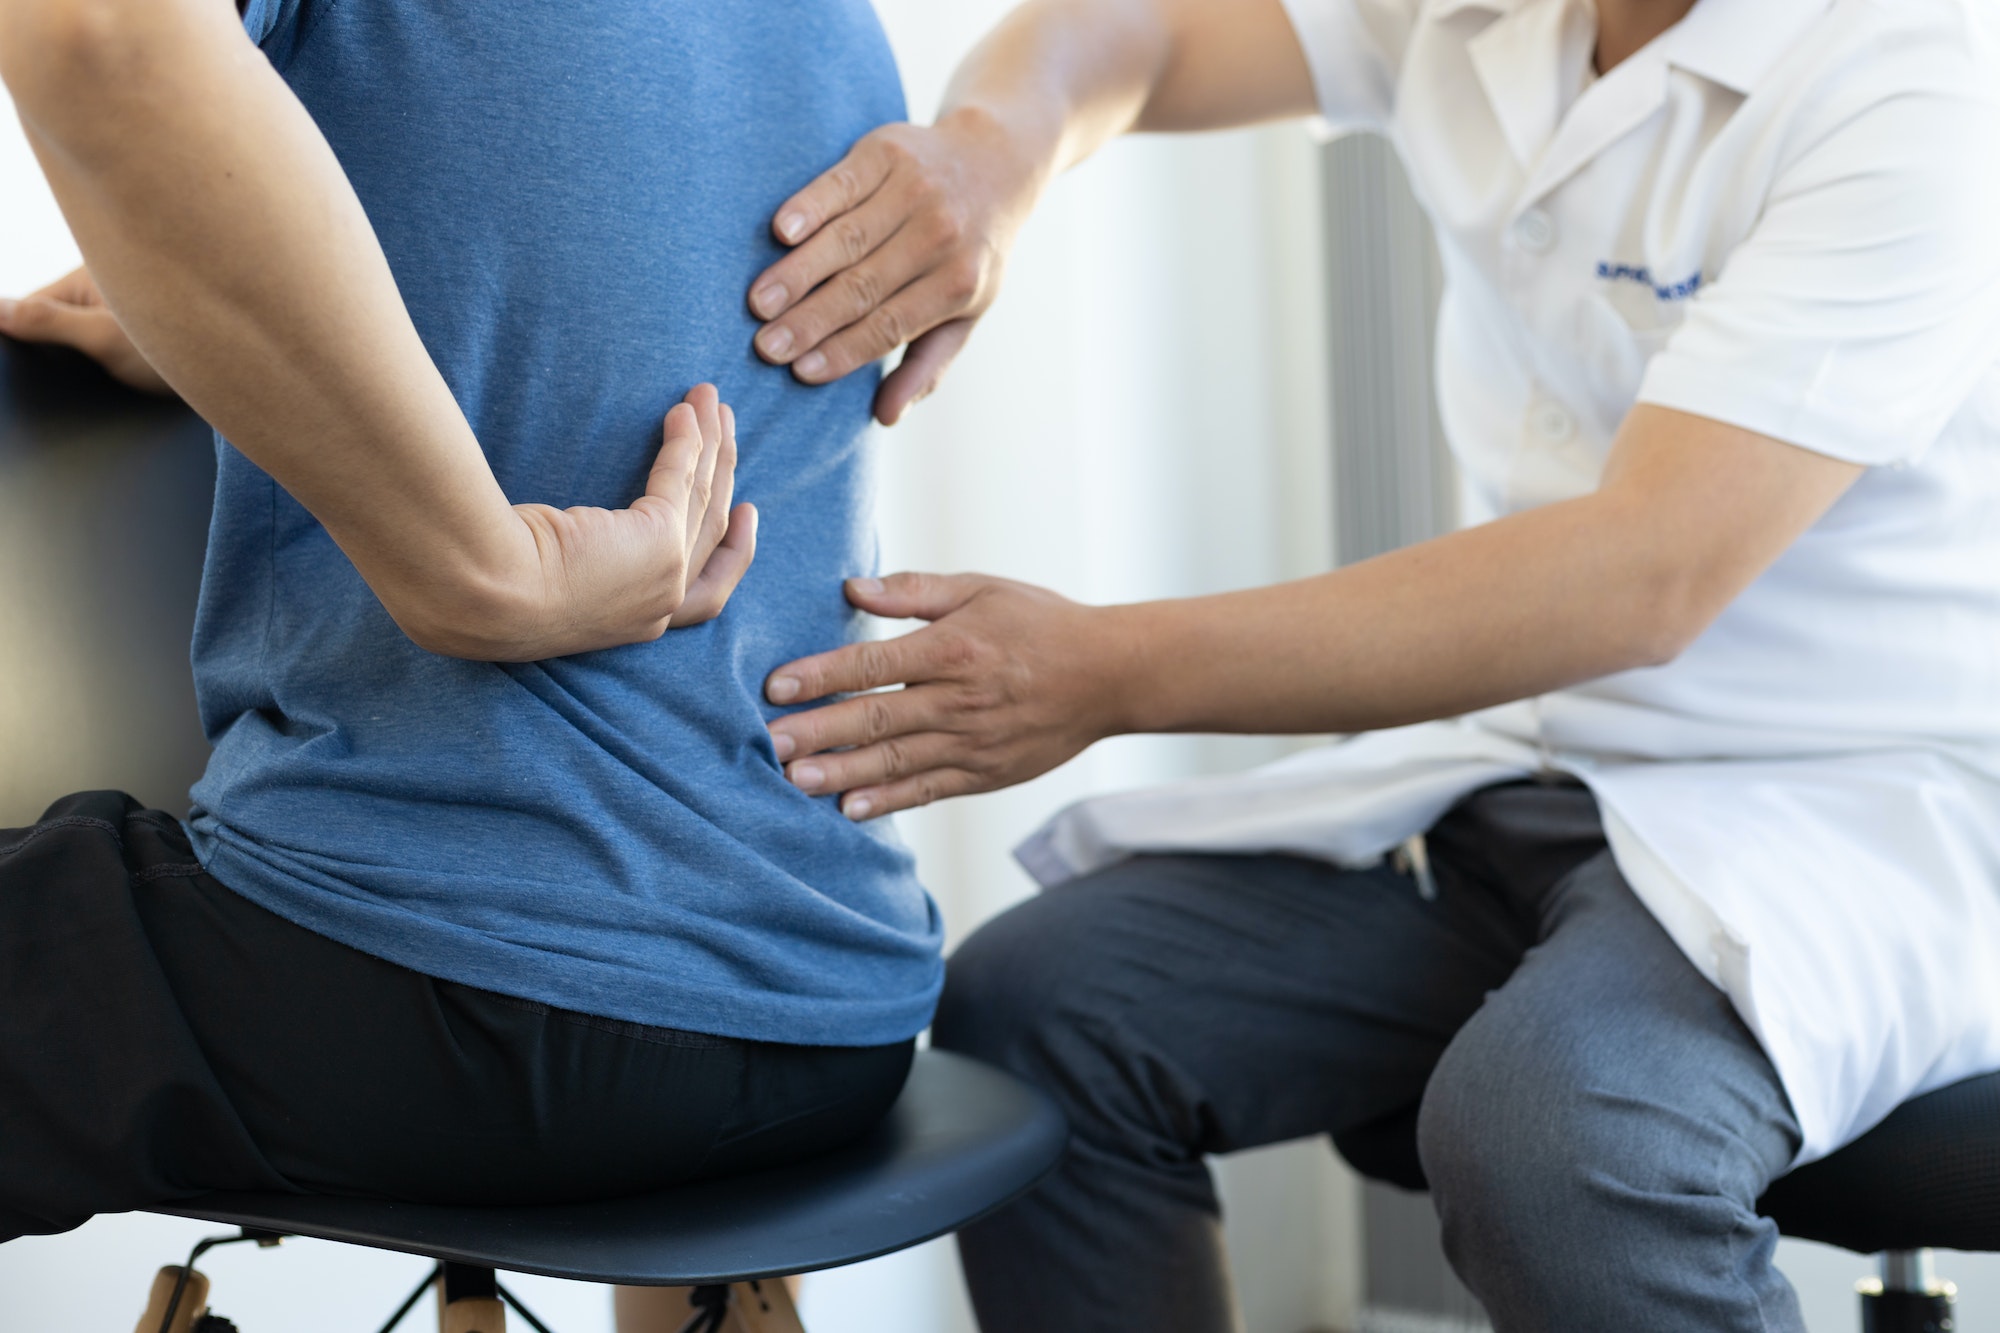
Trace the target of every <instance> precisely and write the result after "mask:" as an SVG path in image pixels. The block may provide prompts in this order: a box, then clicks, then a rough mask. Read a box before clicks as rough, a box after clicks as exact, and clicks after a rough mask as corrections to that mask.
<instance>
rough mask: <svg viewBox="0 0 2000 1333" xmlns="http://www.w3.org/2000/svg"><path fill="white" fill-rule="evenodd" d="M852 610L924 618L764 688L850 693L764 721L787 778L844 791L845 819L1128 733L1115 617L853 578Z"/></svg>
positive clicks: (1017, 594) (780, 692) (952, 587)
mask: <svg viewBox="0 0 2000 1333" xmlns="http://www.w3.org/2000/svg"><path fill="white" fill-rule="evenodd" d="M847 600H848V601H850V602H852V603H853V604H854V605H855V606H857V607H859V608H861V609H862V610H864V611H867V612H869V613H871V614H873V615H878V616H885V617H890V618H895V619H906V618H914V619H919V620H928V621H930V622H932V623H931V624H930V625H928V626H926V627H925V628H923V629H920V630H917V631H916V632H915V633H913V634H907V635H904V636H903V637H902V638H899V639H887V640H881V641H876V642H865V643H855V644H849V645H848V646H846V647H844V648H838V649H835V650H834V651H832V652H828V653H820V654H818V655H817V656H814V657H806V658H801V659H799V660H798V661H796V662H790V663H787V664H786V665H784V666H781V667H779V668H778V669H777V670H776V671H774V672H772V673H771V676H770V678H769V679H768V680H767V681H766V682H765V685H764V692H765V695H766V696H767V697H768V698H769V699H770V700H771V702H772V703H775V704H780V705H786V704H799V703H809V702H812V701H814V700H817V699H823V698H826V697H827V696H828V695H833V694H854V695H855V697H853V698H849V699H843V700H841V701H840V702H838V703H833V704H828V705H826V706H825V707H822V708H815V709H811V710H808V711H805V712H800V713H792V714H789V715H787V716H785V717H781V718H779V719H778V720H777V721H775V722H773V723H771V739H772V743H773V745H774V746H775V747H776V749H777V753H778V758H779V759H780V761H783V762H785V773H786V776H787V777H789V778H790V779H791V781H792V783H793V784H794V785H795V786H797V787H799V788H801V789H802V790H804V791H807V792H811V793H814V794H822V793H827V792H844V793H846V794H845V796H844V797H843V798H842V800H841V807H840V808H841V810H842V812H843V813H844V814H846V815H847V817H848V818H850V819H857V820H858V819H873V818H875V817H877V816H879V815H886V814H890V813H892V812H894V811H897V810H907V809H909V808H911V807H913V806H919V805H927V804H929V803H930V802H932V801H936V800H941V799H943V798H945V797H948V796H964V795H968V794H970V793H973V792H982V791H993V790H995V789H997V788H1000V787H1010V786H1013V785H1014V784H1015V783H1018V782H1026V781H1027V780H1028V779H1030V778H1033V777H1038V776H1040V775H1041V774H1043V773H1046V772H1048V771H1049V770H1050V769H1052V768H1054V767H1056V766H1057V765H1058V764H1061V763H1063V762H1065V761H1067V760H1069V759H1071V758H1073V757H1075V756H1076V755H1077V754H1078V753H1080V752H1081V751H1082V750H1084V749H1085V748H1086V747H1087V746H1089V745H1090V744H1091V743H1092V742H1094V741H1098V740H1101V739H1103V738H1104V737H1106V736H1110V735H1113V734H1115V733H1117V732H1119V731H1122V730H1126V729H1127V728H1126V726H1125V724H1124V720H1123V718H1122V716H1121V711H1120V710H1121V704H1122V702H1123V696H1124V690H1123V688H1122V686H1123V683H1124V682H1123V679H1122V678H1123V676H1124V675H1125V674H1126V671H1127V659H1128V658H1129V656H1130V653H1129V652H1128V651H1127V650H1126V649H1124V648H1123V646H1122V645H1121V643H1120V640H1119V637H1118V635H1117V634H1116V632H1115V627H1114V623H1113V614H1112V613H1113V612H1114V611H1115V608H1110V609H1107V608H1101V607H1090V606H1083V605H1080V604H1078V603H1076V602H1072V601H1070V600H1069V599H1068V598H1065V597H1061V596H1058V595H1057V594H1055V593H1052V592H1049V591H1047V590H1046V589H1043V588H1036V587H1032V586H1030V585H1028V584H1025V583H1015V582H1012V581H1011V580H1008V579H997V578H989V577H987V576H985V575H983V574H953V575H941V574H893V575H891V576H889V577H888V578H886V579H850V580H849V581H848V583H847ZM891 685H900V686H902V687H903V688H902V689H899V690H889V689H886V688H885V687H887V686H891ZM860 691H882V692H880V693H859V692H860ZM842 747H852V748H842ZM836 751H837V752H836Z"/></svg>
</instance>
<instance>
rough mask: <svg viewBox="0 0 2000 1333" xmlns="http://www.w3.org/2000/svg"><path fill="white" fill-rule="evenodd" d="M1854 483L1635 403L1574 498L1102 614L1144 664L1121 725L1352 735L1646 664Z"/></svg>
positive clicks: (1729, 597)
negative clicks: (1239, 589)
mask: <svg viewBox="0 0 2000 1333" xmlns="http://www.w3.org/2000/svg"><path fill="white" fill-rule="evenodd" d="M1860 472H1861V469H1860V468H1859V467H1857V466H1855V465H1853V464H1849V463H1844V462H1841V461H1839V460H1836V459H1832V458H1828V457H1825V456H1824V455H1820V454H1816V453H1811V452H1809V451H1806V450H1803V449H1799V448H1795V447H1793V446H1791V445H1787V444H1783V443H1781V442H1779V441H1776V440H1773V439H1769V438H1768V437H1764V436H1759V435H1755V434H1752V433H1751V432H1748V431H1744V430H1740V429H1737V428H1735V427H1731V426H1726V425H1723V424H1721V423H1718V422H1714V421H1709V420H1706V419H1704V418H1700V417H1692V416H1687V415H1684V414H1682V413H1678V412H1672V411H1668V410H1666V409H1663V408H1655V407H1647V406H1641V407H1638V408H1636V409H1634V411H1633V413H1632V415H1631V416H1630V417H1629V418H1628V419H1627V421H1626V424H1625V427H1624V429H1623V430H1622V431H1621V432H1620V435H1619V440H1618V444H1617V446H1616V447H1615V448H1614V450H1613V453H1612V456H1611V459H1610V462H1609V464H1608V466H1607V468H1606V472H1605V477H1604V481H1603V484H1602V485H1601V487H1600V488H1599V489H1598V490H1597V491H1596V492H1594V493H1592V494H1590V495H1588V496H1584V497H1582V498H1579V499H1575V500H1570V501H1565V502H1561V503H1557V504H1551V505H1545V506H1543V507H1541V508H1538V509H1531V510H1528V511H1525V512H1522V513H1519V514H1515V515H1512V516H1510V517H1507V518H1504V519H1501V520H1499V521H1497V522H1493V523H1489V524H1485V525H1482V526H1480V527H1476V528H1471V529H1467V530H1465V531H1463V532H1457V533H1453V534H1451V535H1449V536H1446V537H1442V538H1438V539H1436V540H1434V541H1429V542H1423V543H1420V544H1418V545H1415V546H1411V547H1406V548H1404V549H1402V550H1399V551H1394V552H1391V553H1389V554H1387V555H1383V556H1379V557H1377V558H1375V559H1373V560H1368V561H1364V562H1362V563H1360V564H1357V565H1353V566H1349V567H1347V568H1345V569H1341V570H1337V571H1335V572H1333V573H1330V574H1325V575H1321V576H1319V577H1317V578H1313V579H1306V580H1302V581H1300V582H1297V583H1291V584H1284V585H1279V586H1277V587H1272V588H1264V589H1257V590H1254V591H1250V592H1243V593H1231V594H1225V595H1222V596H1217V597H1207V598H1196V599H1190V600H1186V601H1176V602H1159V603H1152V604H1145V605H1139V606H1132V607H1126V608H1111V609H1108V611H1107V613H1106V616H1107V620H1106V623H1107V624H1108V625H1111V626H1115V627H1117V628H1118V630H1119V632H1120V633H1122V634H1124V635H1127V636H1130V637H1132V638H1134V639H1135V640H1136V641H1137V642H1138V644H1139V645H1140V647H1138V648H1137V649H1136V650H1135V651H1132V652H1129V653H1127V654H1126V658H1127V660H1130V661H1133V662H1135V663H1140V664H1144V665H1141V666H1140V667H1139V668H1138V679H1136V680H1135V681H1134V683H1133V685H1134V687H1133V689H1132V690H1131V692H1130V694H1129V696H1128V697H1129V699H1130V703H1129V705H1128V713H1127V715H1126V716H1124V717H1122V718H1121V719H1120V720H1119V725H1120V728H1121V729H1129V730H1139V731H1225V732H1297V733H1307V734H1310V733H1317V732H1353V731H1365V730H1373V729H1377V728H1381V727H1389V726H1398V725H1402V724H1405V723H1410V722H1420V721H1427V720H1430V719H1433V718H1439V717H1451V716H1456V715H1458V714H1462V713H1466V712H1470V711H1473V710H1475V709H1479V708H1485V707H1489V706H1491V705H1494V704H1501V703H1507V702H1510V701H1512V700H1515V699H1522V698H1528V697H1531V696H1533V695H1537V694H1543V693H1546V692H1548V691H1551V690H1557V689H1562V688H1565V687H1567V686H1571V685H1576V684H1579V683H1581V682H1583V681H1587V680H1594V679H1597V678H1599V677H1602V676H1607V675H1611V674H1613V673H1616V672H1619V671H1626V670H1631V669H1633V668H1638V667H1646V666H1655V665H1660V664H1663V663H1665V662H1667V661H1670V660H1672V659H1673V658H1674V657H1676V656H1678V655H1679V654H1680V653H1681V652H1682V651H1683V650H1684V649H1685V648H1686V647H1687V646H1688V645H1689V644H1690V643H1692V642H1693V640H1694V639H1695V638H1696V637H1697V636H1698V635H1700V634H1701V633H1702V631H1703V630H1705V629H1706V628H1707V627H1708V626H1709V624H1710V623H1712V622H1713V621H1714V619H1715V617H1716V616H1718V615H1720V614H1721V613H1722V611H1723V609H1724V608H1725V607H1726V606H1728V604H1729V603H1730V602H1731V601H1733V600H1734V599H1735V598H1736V597H1737V596H1738V595H1739V594H1740V593H1741V592H1742V591H1743V589H1744V588H1746V587H1748V586H1749V584H1750V583H1751V582H1752V581H1753V580H1754V579H1756V577H1757V576H1758V575H1760V574H1761V573H1763V571H1764V570H1765V569H1766V568H1768V567H1769V566H1770V564H1771V563H1772V562H1773V561H1775V560H1776V559H1777V558H1778V557H1779V555H1781V554H1782V553H1783V552H1784V550H1785V549H1786V548H1787V547H1788V546H1790V545H1791V544H1792V542H1793V541H1795V540H1796V539H1797V538H1798V537H1799V536H1800V535H1801V534H1802V533H1804V532H1805V530H1806V529H1807V528H1808V527H1810V526H1811V525H1812V524H1813V523H1814V522H1816V521H1817V520H1818V519H1819V517H1820V516H1821V515H1822V514H1823V513H1824V512H1825V511H1826V509H1827V508H1829V507H1830V506H1831V505H1832V504H1833V503H1834V501H1835V500H1837V499H1838V498H1839V497H1840V495H1841V494H1842V493H1844V492H1845V490H1846V489H1847V487H1848V486H1849V485H1851V484H1852V483H1853V481H1854V479H1855V478H1856V477H1858V476H1859V475H1860ZM1169 645H1179V646H1178V647H1175V648H1174V649H1173V650H1172V651H1169V650H1168V646H1169Z"/></svg>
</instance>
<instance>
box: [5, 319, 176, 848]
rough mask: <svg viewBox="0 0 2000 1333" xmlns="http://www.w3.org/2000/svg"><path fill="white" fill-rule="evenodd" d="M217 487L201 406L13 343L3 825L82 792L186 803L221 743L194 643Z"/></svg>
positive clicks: (9, 347)
mask: <svg viewBox="0 0 2000 1333" xmlns="http://www.w3.org/2000/svg"><path fill="white" fill-rule="evenodd" d="M214 489H215V449H214V439H213V436H212V434H211V433H210V431H209V429H208V427H207V426H206V425H204V424H203V423H202V421H201V419H200V418H199V417H197V416H195V415H194V414H193V413H192V412H190V411H188V409H187V408H186V407H184V406H182V405H181V404H179V403H177V402H172V401H169V400H166V399H159V398H149V397H147V396H145V395H142V394H137V393H133V392H132V391H130V390H128V389H124V388H121V387H120V386H119V385H117V384H115V383H113V382H112V381H111V380H110V379H109V378H107V377H106V376H105V375H104V374H103V373H101V372H100V371H99V370H98V369H97V368H96V367H95V366H93V365H91V364H90V363H89V362H87V361H85V360H84V359H83V358H82V357H80V356H77V355H75V354H73V353H69V352H65V351H59V350H55V349H50V348H42V347H28V346H24V345H22V344H20V343H16V342H12V341H10V340H9V339H7V338H4V337H0V572H4V575H5V577H4V578H0V624H5V625H6V626H7V632H6V633H5V634H0V828H6V827H14V826H17V825H20V824H24V823H28V822H30V821H32V820H33V819H34V818H35V817H36V816H37V815H39V814H40V813H41V811H42V809H43V807H44V806H46V805H47V804H48V802H49V801H51V800H53V799H54V798H55V797H57V796H60V795H62V794H64V793H65V792H70V791H81V790H89V789H94V788H107V787H112V788H120V789H123V790H126V791H130V792H131V793H132V794H133V795H135V796H138V797H139V798H140V799H141V800H144V801H147V802H149V803H153V804H157V805H160V806H162V807H165V808H167V809H174V808H176V807H177V806H178V804H179V803H180V802H182V801H183V800H184V799H185V797H186V794H187V789H188V786H189V785H190V784H191V783H192V782H193V781H194V779H195V778H196V777H197V776H199V775H200V772H201V768H202V765H203V763H204V762H206V759H207V753H208V751H207V745H206V743H205V742H204V741H203V740H202V736H201V728H200V724H199V722H198V720H197V718H196V716H195V707H194V686H193V682H192V679H191V677H190V674H189V671H188V642H189V636H190V631H191V628H192V626H193V621H194V607H195V600H196V595H197V593H198V591H199V589H200V586H201V562H202V551H203V548H204V546H205V544H206V541H207V534H208V514H209V506H210V502H211V499H212V497H213V493H214Z"/></svg>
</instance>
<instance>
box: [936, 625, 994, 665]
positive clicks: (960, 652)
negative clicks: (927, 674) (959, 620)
mask: <svg viewBox="0 0 2000 1333" xmlns="http://www.w3.org/2000/svg"><path fill="white" fill-rule="evenodd" d="M937 654H938V664H939V665H940V666H942V667H943V668H944V669H945V670H946V671H948V672H951V673H953V674H958V673H961V672H968V671H971V670H973V669H974V668H975V667H978V666H979V665H980V664H981V662H982V661H983V659H984V657H985V653H984V651H983V650H982V648H981V645H980V644H978V643H977V642H975V641H974V640H973V639H971V638H970V637H968V636H967V635H963V634H952V635H947V636H945V637H944V638H942V639H940V640H939V642H938V646H937Z"/></svg>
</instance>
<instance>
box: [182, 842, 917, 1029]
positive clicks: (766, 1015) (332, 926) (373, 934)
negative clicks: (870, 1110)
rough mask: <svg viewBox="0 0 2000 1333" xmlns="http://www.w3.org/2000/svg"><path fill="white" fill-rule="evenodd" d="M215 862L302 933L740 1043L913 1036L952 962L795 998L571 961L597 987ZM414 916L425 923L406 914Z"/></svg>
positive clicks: (215, 857)
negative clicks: (871, 989)
mask: <svg viewBox="0 0 2000 1333" xmlns="http://www.w3.org/2000/svg"><path fill="white" fill-rule="evenodd" d="M207 850H208V851H209V856H208V857H207V865H206V869H207V871H208V873H209V875H210V876H211V877H213V878H214V879H215V880H216V882H217V883H219V884H221V885H222V886H223V887H225V888H227V889H228V890H230V892H232V893H235V894H237V895H239V896H241V897H243V898H245V899H248V900H249V901H250V902H252V903H255V904H256V905H257V906H259V907H261V908H263V909H264V910H265V911H267V912H270V913H273V914H274V915H276V916H279V917H282V918H283V919H285V920H286V921H289V922H291V923H292V924H293V925H295V926H298V927H299V928H300V929H302V930H309V931H311V932H313V933H314V934H316V935H319V936H322V937H324V938H326V939H330V940H332V941H333V942H334V943H336V944H343V945H346V946H347V947H348V948H350V949H354V950H356V951H358V952H360V953H365V954H367V955H368V956H369V957H371V958H379V959H381V960H382V961H383V962H385V963H392V964H394V965H395V966H397V967H403V968H408V969H409V970H411V971H413V972H418V973H421V974H423V975H424V976H427V977H432V978H435V979H436V980H439V981H446V982H452V983H455V984H457V985H461V986H472V987H475V988H477V989H479V990H484V991H491V992H493V993H495V994H498V995H503V996H508V997H511V998H514V999H520V1000H528V1001H532V1002H534V1003H537V1004H545V1005H549V1006H551V1007H553V1008H557V1009H564V1010H569V1011H571V1012H574V1013H579V1014H583V1015H586V1016H589V1017H593V1018H603V1019H611V1020H614V1021H618V1022H625V1023H638V1024H643V1025H645V1026H648V1027H662V1028H674V1029H677V1030H680V1031H683V1032H694V1033H700V1034H704V1035H707V1036H714V1037H726V1038H731V1039H734V1040H738V1041H760V1042H773V1043H782V1044H785V1045H792V1046H853V1047H864V1046H887V1045H891V1044H893V1043H896V1042H902V1041H908V1040H909V1039H910V1038H912V1037H915V1036H916V1035H917V1034H918V1033H920V1032H922V1031H923V1030H924V1029H925V1028H926V1027H928V1026H929V1025H930V1019H931V1013H932V1011H933V1010H934V1009H935V1008H936V1007H937V999H938V995H939V993H940V992H941V991H942V989H943V986H944V976H943V963H942V961H941V960H940V961H938V962H936V963H935V964H934V965H933V966H931V967H930V968H929V969H927V971H928V976H927V977H926V979H925V980H926V984H925V985H924V986H923V987H922V988H921V989H920V990H914V991H912V992H910V993H908V994H905V995H902V996H898V997H896V998H892V999H884V998H881V997H880V996H877V995H871V996H869V997H868V998H866V999H853V998H847V997H842V996H839V995H827V994H809V995H785V994H779V993H777V992H771V991H762V992H760V991H744V990H740V989H738V990H732V991H730V992H729V993H728V994H726V995H724V994H719V993H718V992H716V991H715V990H713V989H710V988H707V987H703V986H698V985H686V984H680V983H676V982H674V981H672V980H670V979H668V978H666V977H663V976H661V975H658V974H656V973H649V972H640V971H636V970H632V969H627V968H618V967H615V966H610V965H606V964H601V963H587V964H580V960H577V959H574V958H565V959H563V960H562V961H563V965H564V967H565V968H566V969H569V970H571V971H575V970H577V969H578V968H579V966H580V965H581V966H583V967H587V968H589V969H590V970H591V972H592V973H593V984H590V985H587V986H581V987H579V986H577V985H575V984H574V983H573V981H572V982H571V983H570V984H565V983H564V981H563V980H562V979H559V978H555V977H552V976H549V975H547V968H548V964H549V961H550V958H551V955H549V954H546V953H544V952H542V951H540V950H536V949H531V948H526V947H524V946H521V945H516V944H508V943H505V942H502V941H498V940H491V939H489V940H487V941H486V943H485V947H483V948H478V947H475V948H472V949H468V948H467V943H466V940H465V938H464V932H458V933H457V934H456V935H455V936H454V938H453V939H452V941H451V948H450V950H449V951H448V953H446V954H445V955H444V956H439V954H438V953H437V951H435V950H433V949H429V948H426V942H425V941H424V940H423V939H422V938H421V937H420V936H419V935H416V934H405V935H389V934H385V933H384V932H382V931H380V930H378V929H374V928H372V927H374V926H376V925H377V924H378V923H376V922H373V921H370V920H367V919H364V918H361V917H358V916H357V914H356V913H354V912H351V911H342V910H339V909H338V908H337V907H336V908H335V910H331V911H329V910H327V907H328V903H327V901H325V900H322V899H320V898H317V897H311V898H301V897H299V896H298V895H295V894H291V893H288V892H286V891H285V889H284V887H283V886H282V885H274V884H271V883H267V882H265V879H264V877H263V876H261V875H260V874H259V871H260V869H261V867H259V866H258V865H257V864H256V862H254V861H251V860H248V859H246V858H240V857H237V856H234V855H233V854H232V853H231V851H230V849H229V848H228V847H227V846H226V845H214V844H211V846H210V848H209V849H207ZM401 915H403V916H404V917H405V918H407V919H409V920H412V921H421V918H418V917H415V916H413V915H412V914H409V913H402V914H401Z"/></svg>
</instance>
